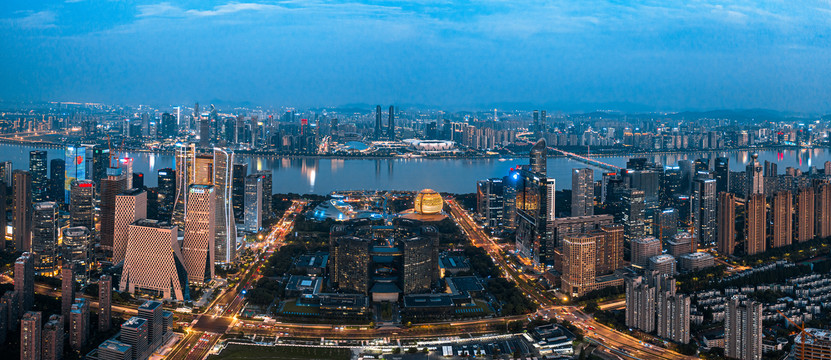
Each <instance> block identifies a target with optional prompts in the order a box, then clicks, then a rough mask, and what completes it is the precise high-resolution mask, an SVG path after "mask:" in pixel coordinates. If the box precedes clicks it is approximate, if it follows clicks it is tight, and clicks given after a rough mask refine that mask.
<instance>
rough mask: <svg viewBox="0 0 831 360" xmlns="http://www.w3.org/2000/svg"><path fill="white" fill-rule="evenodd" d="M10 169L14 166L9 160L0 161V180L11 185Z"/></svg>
mask: <svg viewBox="0 0 831 360" xmlns="http://www.w3.org/2000/svg"><path fill="white" fill-rule="evenodd" d="M12 171H14V167H13V166H12V162H11V161H0V181H2V182H5V183H6V185H8V186H11V185H12V180H13V179H12Z"/></svg>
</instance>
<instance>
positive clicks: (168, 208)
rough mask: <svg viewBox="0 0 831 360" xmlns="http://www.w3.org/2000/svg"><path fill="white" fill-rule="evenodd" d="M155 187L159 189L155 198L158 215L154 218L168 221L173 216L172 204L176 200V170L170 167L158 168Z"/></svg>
mask: <svg viewBox="0 0 831 360" xmlns="http://www.w3.org/2000/svg"><path fill="white" fill-rule="evenodd" d="M157 189H158V191H159V195H158V198H157V202H158V204H159V215H158V219H156V220H160V221H166V222H170V219H171V217H172V216H173V204H174V201H175V200H176V171H175V170H173V169H171V168H164V169H160V170H159V172H158V180H157Z"/></svg>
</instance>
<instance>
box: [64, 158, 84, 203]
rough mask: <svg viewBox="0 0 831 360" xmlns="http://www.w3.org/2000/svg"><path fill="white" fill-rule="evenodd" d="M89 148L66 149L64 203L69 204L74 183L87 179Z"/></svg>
mask: <svg viewBox="0 0 831 360" xmlns="http://www.w3.org/2000/svg"><path fill="white" fill-rule="evenodd" d="M86 153H87V148H86V147H83V146H67V147H66V176H64V181H65V182H64V192H65V193H64V194H65V195H64V196H65V198H64V201H65V202H67V203H68V202H69V193H70V190H71V189H72V182H73V181H75V180H85V179H86V178H87V159H86Z"/></svg>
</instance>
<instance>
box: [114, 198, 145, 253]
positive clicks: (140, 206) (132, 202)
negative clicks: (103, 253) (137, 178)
mask: <svg viewBox="0 0 831 360" xmlns="http://www.w3.org/2000/svg"><path fill="white" fill-rule="evenodd" d="M113 215H114V219H113V264H118V263H120V262H121V261H123V260H124V254H126V253H127V233H128V230H129V227H130V224H132V223H133V222H135V221H136V220H139V219H145V218H147V192H146V191H144V190H141V189H135V188H134V189H130V190H127V191H125V192H122V193H121V194H118V195H116V196H115V209H114V214H113Z"/></svg>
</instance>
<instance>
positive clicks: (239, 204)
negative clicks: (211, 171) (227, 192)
mask: <svg viewBox="0 0 831 360" xmlns="http://www.w3.org/2000/svg"><path fill="white" fill-rule="evenodd" d="M247 176H248V164H234V168H233V179H232V180H231V184H232V186H231V187H232V190H231V192H232V193H233V195H232V196H231V201H232V203H233V207H234V219H236V220H237V221H239V222H244V219H245V178H246V177H247Z"/></svg>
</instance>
